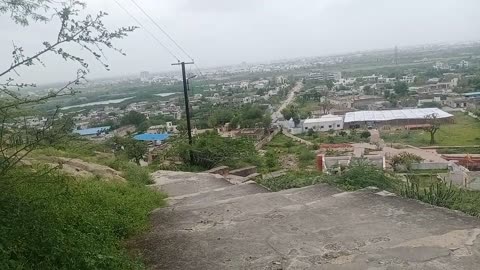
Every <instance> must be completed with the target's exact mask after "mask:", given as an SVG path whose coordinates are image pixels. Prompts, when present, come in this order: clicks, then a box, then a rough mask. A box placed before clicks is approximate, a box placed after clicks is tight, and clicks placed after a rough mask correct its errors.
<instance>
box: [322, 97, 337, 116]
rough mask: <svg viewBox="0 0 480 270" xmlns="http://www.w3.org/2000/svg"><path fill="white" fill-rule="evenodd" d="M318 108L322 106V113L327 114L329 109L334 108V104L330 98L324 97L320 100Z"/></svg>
mask: <svg viewBox="0 0 480 270" xmlns="http://www.w3.org/2000/svg"><path fill="white" fill-rule="evenodd" d="M320 108H322V111H323V114H327V113H329V112H330V110H331V109H333V108H334V106H333V104H332V103H331V102H330V100H327V99H325V100H324V101H322V102H320Z"/></svg>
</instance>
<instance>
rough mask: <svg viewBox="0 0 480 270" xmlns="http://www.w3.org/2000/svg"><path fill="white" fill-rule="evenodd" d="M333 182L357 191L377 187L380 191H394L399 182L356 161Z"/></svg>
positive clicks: (366, 164)
mask: <svg viewBox="0 0 480 270" xmlns="http://www.w3.org/2000/svg"><path fill="white" fill-rule="evenodd" d="M332 180H333V182H334V183H335V184H337V185H339V186H341V187H342V188H344V189H347V190H355V189H361V188H366V187H370V186H375V187H378V188H380V189H386V190H390V191H394V190H395V189H396V188H397V187H398V183H399V182H398V180H397V179H395V178H392V177H389V176H388V175H386V174H385V172H384V171H383V170H381V169H379V168H377V167H375V166H373V165H371V164H369V163H367V162H365V161H363V160H359V161H354V162H352V164H351V165H350V166H349V167H347V168H346V169H345V171H344V172H343V173H342V174H341V175H340V176H338V177H335V178H333V179H332Z"/></svg>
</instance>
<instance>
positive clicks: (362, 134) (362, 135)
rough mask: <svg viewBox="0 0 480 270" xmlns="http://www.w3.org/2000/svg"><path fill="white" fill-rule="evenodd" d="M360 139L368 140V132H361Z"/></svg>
mask: <svg viewBox="0 0 480 270" xmlns="http://www.w3.org/2000/svg"><path fill="white" fill-rule="evenodd" d="M360 138H362V139H368V138H370V132H369V131H367V130H365V131H362V133H360Z"/></svg>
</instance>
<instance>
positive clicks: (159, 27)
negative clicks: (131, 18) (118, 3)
mask: <svg viewBox="0 0 480 270" xmlns="http://www.w3.org/2000/svg"><path fill="white" fill-rule="evenodd" d="M130 2H132V3H133V4H134V5H135V6H137V8H138V9H140V11H141V12H142V13H143V14H144V15H145V16H147V18H148V19H150V21H151V22H152V23H153V24H154V25H155V26H157V28H158V29H160V31H162V33H163V34H165V36H167V38H168V39H170V41H171V42H173V44H175V46H177V48H178V49H180V50H181V51H182V52H183V53H184V54H185V55H186V56H187V57H188V58H190V60H192V62H194V61H193V58H192V57H191V56H190V55H189V54H188V53H187V52H186V51H185V50H184V49H183V48H182V46H180V45H179V44H178V43H177V42H176V41H175V40H174V39H173V38H172V37H171V36H170V35H169V34H168V33H167V31H165V30H164V29H163V28H162V27H161V26H160V25H159V24H158V23H157V22H156V21H155V20H154V19H153V18H152V17H151V16H150V15H148V13H147V12H146V11H145V10H144V9H143V8H142V7H141V6H140V5H139V4H137V2H136V1H135V0H130Z"/></svg>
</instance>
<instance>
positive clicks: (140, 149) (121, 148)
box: [113, 137, 148, 165]
mask: <svg viewBox="0 0 480 270" xmlns="http://www.w3.org/2000/svg"><path fill="white" fill-rule="evenodd" d="M113 141H114V143H115V145H116V149H117V151H118V152H120V153H125V155H126V156H127V158H128V159H129V160H133V161H135V163H136V164H137V165H140V160H142V159H144V157H145V155H146V154H147V152H148V146H147V143H146V142H142V141H137V140H135V139H133V138H130V137H115V138H114V140H113Z"/></svg>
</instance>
